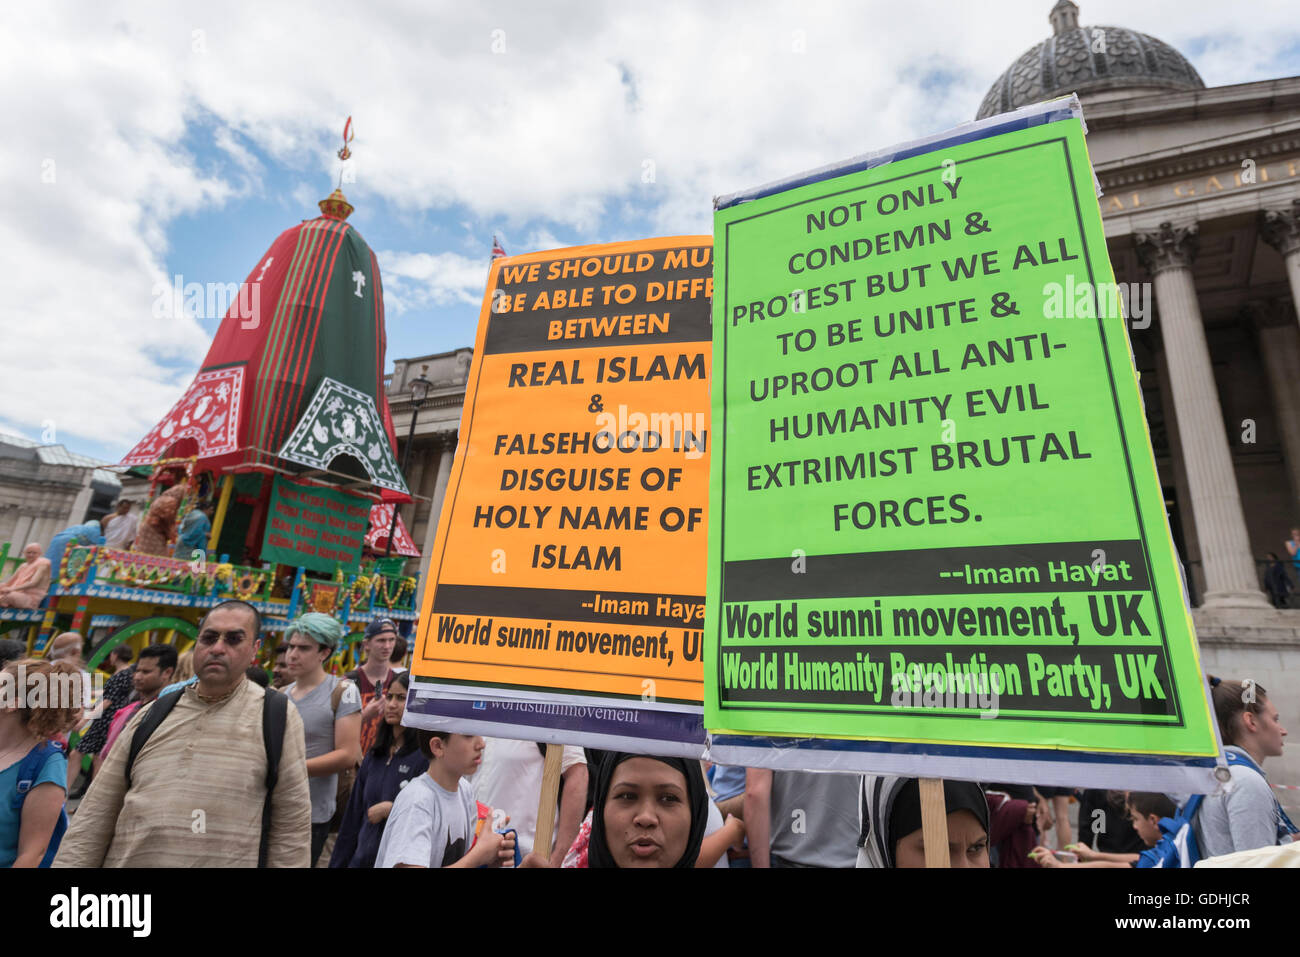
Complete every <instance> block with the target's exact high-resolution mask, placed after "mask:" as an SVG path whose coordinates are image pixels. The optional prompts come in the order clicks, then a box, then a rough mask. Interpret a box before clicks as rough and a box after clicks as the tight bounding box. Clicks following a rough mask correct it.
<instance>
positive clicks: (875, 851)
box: [858, 774, 989, 867]
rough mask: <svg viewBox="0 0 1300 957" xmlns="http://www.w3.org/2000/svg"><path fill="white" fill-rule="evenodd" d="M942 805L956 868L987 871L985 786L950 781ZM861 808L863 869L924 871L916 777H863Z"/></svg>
mask: <svg viewBox="0 0 1300 957" xmlns="http://www.w3.org/2000/svg"><path fill="white" fill-rule="evenodd" d="M943 803H944V809H945V810H946V811H947V814H948V855H949V861H950V862H951V866H952V867H988V866H989V806H988V801H987V799H986V798H985V797H984V790H983V788H981V787H980V786H979V785H978V784H975V783H973V782H970V781H947V780H945V781H944V782H943ZM858 807H859V814H860V817H861V821H862V831H861V836H860V837H859V838H858V841H859V847H860V848H861V850H859V851H858V867H925V840H924V835H923V833H922V830H921V790H920V781H919V780H918V779H917V778H900V777H892V776H878V775H871V774H868V775H864V776H863V778H862V786H861V789H860V791H859V794H858Z"/></svg>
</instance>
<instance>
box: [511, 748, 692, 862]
mask: <svg viewBox="0 0 1300 957" xmlns="http://www.w3.org/2000/svg"><path fill="white" fill-rule="evenodd" d="M708 805H709V795H708V790H707V789H706V787H705V784H704V774H703V773H702V772H701V771H700V766H699V762H698V761H688V760H686V759H684V758H666V757H660V756H657V755H654V756H652V755H641V754H629V753H627V752H615V753H611V754H609V755H608V756H606V758H605V759H604V760H603V761H601V762H600V766H599V767H598V768H597V769H596V793H595V803H594V805H593V807H592V811H591V815H592V816H591V840H590V843H589V844H588V848H587V866H588V867H593V868H594V867H619V868H624V867H626V868H632V867H646V868H693V867H694V866H695V862H696V860H697V859H698V858H699V855H700V848H701V846H702V844H703V843H704V832H705V829H706V826H707V825H708V820H709V807H708ZM520 866H521V867H551V866H552V865H551V864H550V862H549V861H547V860H546V859H545V858H544V857H542V855H540V854H538V853H536V852H534V853H532V854H529V855H528V856H527V857H526V858H524V860H523V862H522V864H521V865H520Z"/></svg>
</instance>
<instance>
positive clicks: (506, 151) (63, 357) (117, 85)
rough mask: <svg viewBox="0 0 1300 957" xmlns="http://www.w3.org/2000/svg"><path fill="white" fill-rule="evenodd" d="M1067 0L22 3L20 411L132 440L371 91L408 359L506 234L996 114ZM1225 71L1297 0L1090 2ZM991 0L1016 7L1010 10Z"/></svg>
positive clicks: (710, 188) (567, 230)
mask: <svg viewBox="0 0 1300 957" xmlns="http://www.w3.org/2000/svg"><path fill="white" fill-rule="evenodd" d="M1051 5H1052V4H1051V3H1050V2H1048V0H998V2H997V4H996V5H990V4H983V5H977V4H969V3H965V2H957V0H908V2H907V3H883V2H856V3H849V2H809V0H803V2H799V3H779V2H762V0H745V2H717V0H714V2H708V3H705V2H698V3H686V2H683V3H674V2H653V3H635V4H633V3H614V2H609V3H597V2H593V0H587V2H576V0H568V2H566V0H552V2H548V3H545V4H542V3H536V2H504V0H497V2H494V3H492V4H467V3H455V4H453V3H439V2H417V0H404V2H403V0H395V2H370V3H366V4H360V3H355V2H348V3H343V2H311V3H306V2H303V3H275V4H267V3H264V2H260V0H259V2H240V0H236V2H228V3H222V4H220V5H217V4H187V3H132V2H106V3H101V4H84V3H79V4H73V3H55V2H52V3H39V4H22V5H19V6H16V7H12V8H10V9H9V10H8V11H7V12H6V25H5V29H4V30H3V31H0V78H2V82H0V100H2V101H3V103H4V109H3V111H0V116H3V117H5V120H6V122H5V124H4V135H3V136H2V137H0V174H3V176H2V179H0V181H2V182H3V183H4V198H3V200H2V202H3V205H4V207H5V215H4V216H3V217H0V251H3V254H4V260H5V264H6V282H7V285H8V286H9V288H10V291H11V292H13V293H14V295H11V296H10V299H9V302H10V304H9V306H7V307H4V309H3V312H0V373H2V377H0V382H2V383H3V386H2V388H3V395H4V402H3V403H2V404H0V431H9V432H16V433H19V434H22V435H26V436H28V437H30V438H36V439H44V440H45V441H57V442H62V443H64V444H66V445H67V446H68V447H70V448H72V449H73V450H75V451H79V452H82V453H85V454H88V455H94V456H98V457H101V458H104V459H107V460H111V461H116V460H117V459H118V458H120V456H121V455H122V454H124V453H125V452H126V450H127V449H129V448H130V447H131V446H132V445H133V444H134V443H135V442H136V441H137V440H138V439H139V438H140V437H141V436H142V435H143V434H144V432H145V431H146V430H147V429H148V428H149V427H150V426H152V425H153V424H154V422H155V421H157V419H158V418H159V417H160V416H161V415H162V414H163V413H164V412H165V411H166V410H167V409H168V408H170V406H171V405H172V403H173V402H174V401H175V400H176V399H177V398H178V397H179V395H180V393H181V392H182V391H183V389H184V388H185V386H186V385H187V384H188V383H189V381H190V379H191V378H192V376H193V374H194V372H195V371H196V370H197V367H198V364H199V362H200V361H201V360H202V358H203V355H204V352H205V351H206V348H207V344H208V341H209V339H210V338H211V335H212V332H213V330H214V329H215V327H216V325H217V322H218V320H219V318H220V317H219V316H204V315H199V316H179V317H178V316H170V317H169V316H163V317H159V316H157V315H156V313H157V312H158V310H157V309H156V308H155V300H156V299H157V298H158V293H159V291H160V290H161V289H162V288H163V286H164V285H167V286H169V285H170V284H171V283H172V282H173V277H175V276H178V275H179V276H181V277H182V280H183V282H185V283H189V282H198V283H208V282H222V283H225V282H239V281H241V280H243V279H244V278H245V277H246V276H247V275H248V273H249V271H250V269H252V267H253V266H254V264H255V263H257V262H258V260H259V257H260V256H261V254H262V253H263V252H264V251H265V249H266V248H267V247H268V246H269V245H270V244H271V242H272V240H273V239H274V238H275V237H276V236H277V235H278V234H279V233H280V232H281V231H282V230H283V229H285V228H286V227H288V226H290V225H293V224H294V223H296V222H298V221H299V220H301V219H304V218H308V217H311V216H314V215H317V209H316V205H315V204H316V201H317V200H318V199H320V198H322V197H323V196H325V195H326V194H327V193H328V192H329V190H330V189H331V188H333V186H334V183H335V180H336V179H337V176H338V160H337V158H336V156H335V155H334V154H335V151H336V150H337V149H338V147H339V139H340V133H341V130H342V126H343V121H344V119H345V118H346V117H347V116H348V115H351V116H353V117H354V121H353V122H354V126H355V130H356V139H355V140H354V141H353V144H352V148H353V151H354V159H353V160H352V161H351V164H350V165H352V166H353V168H354V173H355V177H356V181H355V183H352V184H349V185H347V187H346V191H347V193H348V196H349V199H350V200H351V201H352V202H353V204H354V205H355V206H356V207H357V211H356V212H355V213H354V214H353V216H352V218H351V222H352V223H353V224H354V225H355V226H356V227H357V228H358V229H359V230H360V232H361V234H362V236H364V237H365V239H366V241H367V242H368V243H369V244H370V246H371V247H372V248H373V249H375V250H376V252H377V253H378V255H379V260H380V265H381V268H382V270H383V273H384V289H385V294H386V308H387V314H388V343H389V352H388V354H389V360H390V368H391V360H392V358H393V357H400V356H409V355H420V354H427V353H430V352H439V351H444V350H447V349H452V348H456V347H458V346H465V345H471V344H472V342H473V339H474V325H475V322H476V320H477V312H478V302H479V300H480V298H481V297H482V294H483V285H484V281H485V279H486V274H487V264H488V257H489V252H490V247H491V239H492V235H493V234H494V233H495V234H497V235H498V236H499V237H500V238H501V240H502V242H503V244H504V245H505V248H506V250H507V252H510V253H522V252H528V251H532V250H536V249H546V248H554V247H557V246H568V245H576V244H581V243H594V242H608V241H614V240H620V239H631V238H637V237H641V236H652V235H673V234H681V233H697V232H699V233H707V232H710V231H711V203H710V200H711V197H713V196H714V195H717V194H720V193H726V192H731V191H734V190H738V189H743V188H746V187H749V186H754V185H757V184H758V183H761V182H766V181H768V180H771V179H775V178H777V177H780V176H784V175H787V174H790V173H793V172H797V171H799V170H801V169H806V168H810V167H814V166H820V165H822V164H825V163H828V162H832V161H835V160H839V159H843V158H845V157H848V156H851V155H854V154H857V153H861V152H864V151H867V150H870V149H875V148H878V147H883V146H888V145H889V144H891V143H893V142H896V141H899V140H903V139H908V138H911V137H914V136H918V135H922V134H925V133H931V132H935V131H938V130H942V129H945V128H947V127H950V126H953V125H955V124H957V123H961V122H964V121H967V120H969V119H972V118H973V117H974V113H975V111H976V109H977V108H978V106H979V103H980V100H981V99H982V97H983V95H984V93H985V92H986V91H987V89H988V87H989V85H990V84H991V83H992V81H993V80H994V79H995V78H996V77H997V76H998V74H999V73H1001V72H1002V70H1004V69H1005V68H1006V67H1007V66H1008V65H1009V64H1010V63H1011V62H1012V60H1013V59H1014V58H1015V57H1016V56H1018V55H1019V54H1020V53H1021V52H1023V51H1024V50H1025V49H1027V48H1028V47H1030V46H1032V45H1033V44H1034V43H1036V42H1038V41H1039V40H1041V39H1043V38H1044V37H1045V36H1047V35H1048V33H1049V32H1050V27H1049V24H1048V22H1047V14H1048V11H1049V10H1050V8H1051ZM1080 7H1081V9H1080V21H1081V23H1083V24H1084V25H1094V24H1100V25H1118V26H1125V27H1130V28H1133V29H1136V30H1141V31H1143V32H1146V33H1150V34H1153V35H1155V36H1158V37H1160V38H1161V39H1162V40H1165V41H1166V42H1169V43H1171V44H1173V45H1174V46H1175V47H1177V48H1178V49H1180V50H1181V51H1182V52H1183V53H1184V54H1185V55H1186V56H1187V57H1188V58H1189V59H1190V60H1191V61H1192V64H1193V65H1194V66H1195V67H1196V68H1197V69H1198V70H1199V72H1200V74H1201V76H1202V77H1203V78H1204V79H1205V81H1206V83H1207V84H1208V85H1210V86H1218V85H1222V84H1229V83H1242V82H1247V81H1251V80H1259V79H1266V78H1271V77H1278V76H1290V75H1294V74H1296V73H1298V72H1300V22H1297V20H1296V17H1295V8H1294V3H1293V0H1252V2H1251V3H1249V4H1229V5H1225V4H1222V3H1209V2H1203V0H1153V2H1144V3H1142V4H1136V5H1135V4H1132V3H1130V2H1127V0H1083V2H1082V3H1081V4H1080ZM994 9H996V15H994V14H992V13H990V11H992V10H994Z"/></svg>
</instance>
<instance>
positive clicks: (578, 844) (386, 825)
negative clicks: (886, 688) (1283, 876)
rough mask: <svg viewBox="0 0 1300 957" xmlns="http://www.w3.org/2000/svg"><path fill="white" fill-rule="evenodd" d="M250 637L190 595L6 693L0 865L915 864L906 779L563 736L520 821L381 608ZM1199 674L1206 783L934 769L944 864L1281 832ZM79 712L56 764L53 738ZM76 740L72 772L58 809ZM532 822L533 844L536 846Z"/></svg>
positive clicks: (481, 746)
mask: <svg viewBox="0 0 1300 957" xmlns="http://www.w3.org/2000/svg"><path fill="white" fill-rule="evenodd" d="M261 634H262V623H261V619H260V616H259V614H258V612H257V610H256V609H255V608H254V607H253V606H252V605H250V604H247V603H245V602H242V601H235V600H232V601H226V602H222V603H221V604H219V605H217V606H215V607H214V608H213V609H212V610H211V611H210V612H208V614H207V616H206V617H205V618H204V619H203V621H202V623H201V625H200V629H199V634H198V639H197V641H196V643H195V645H194V647H193V649H192V650H191V651H190V652H187V653H186V655H182V656H178V655H177V653H176V650H175V648H173V647H172V646H170V645H165V644H155V645H150V646H148V647H146V648H144V649H143V650H142V651H140V653H139V654H138V655H133V654H132V653H131V652H130V651H129V650H127V649H126V648H124V647H119V649H117V650H115V652H114V654H113V655H111V656H110V659H109V660H110V662H111V668H112V671H113V673H112V675H111V676H110V677H109V678H108V680H107V682H106V683H105V685H104V690H103V703H104V707H103V711H102V713H101V714H100V715H99V716H98V717H97V718H96V719H95V720H94V721H93V722H90V723H89V724H88V725H85V723H84V722H83V721H82V711H81V709H80V708H79V707H74V706H73V705H74V704H76V702H72V703H69V702H67V701H34V700H21V699H20V700H17V701H9V702H6V704H5V707H3V708H0V865H3V866H6V867H10V866H13V867H30V866H41V865H42V864H47V865H48V864H51V863H52V866H54V867H104V866H108V867H113V866H209V867H218V866H254V865H260V866H267V867H309V866H317V867H327V866H328V867H337V868H368V867H484V866H521V867H527V868H546V867H738V866H739V867H746V866H748V867H821V868H838V867H854V866H857V867H871V868H894V867H919V866H924V863H925V859H926V853H925V850H926V849H925V831H924V828H923V827H922V823H921V822H922V816H921V804H922V802H921V786H920V782H919V781H918V779H916V778H907V777H895V776H876V775H866V776H863V775H853V774H837V773H811V772H794V771H771V770H764V769H757V768H749V769H744V768H734V767H720V766H716V765H714V766H708V767H706V766H705V765H704V764H702V763H701V762H699V761H693V760H684V759H682V758H675V757H662V756H654V755H644V754H632V753H616V752H607V751H594V750H591V749H583V748H577V747H565V748H564V749H563V756H562V760H561V774H560V779H559V782H558V784H557V785H556V790H555V795H554V797H555V812H554V817H553V819H552V820H551V821H549V822H540V821H539V820H538V809H539V805H540V803H541V801H540V799H541V797H542V788H543V782H544V773H543V772H544V768H545V764H546V757H545V755H546V748H545V746H544V745H539V744H536V743H534V742H529V741H513V740H506V739H496V738H487V739H485V738H483V737H481V736H477V735H468V734H459V733H455V732H454V731H428V730H423V729H415V728H411V727H407V726H406V725H405V724H404V723H403V717H404V713H405V707H406V698H407V691H408V690H409V676H408V673H407V672H406V671H405V670H404V669H403V668H402V667H401V664H400V662H401V660H402V657H403V656H404V654H405V648H404V647H400V648H399V642H401V643H402V645H403V646H404V641H403V639H401V637H400V635H399V634H398V629H397V626H396V624H395V623H394V622H392V621H390V620H387V619H380V620H376V621H374V622H372V623H371V624H370V626H369V627H368V628H367V631H366V633H365V637H364V640H363V642H362V648H363V653H364V655H365V658H364V661H363V663H362V665H361V666H360V667H359V668H357V669H355V670H353V671H350V672H347V673H346V674H343V675H336V674H331V673H330V672H329V670H328V669H327V665H328V663H329V662H330V660H331V659H332V658H333V657H334V654H335V652H336V651H337V650H339V648H340V647H341V642H342V640H343V637H344V631H343V628H342V626H341V625H340V623H339V622H338V620H337V619H335V618H333V617H331V616H328V615H324V614H318V613H308V614H305V615H302V616H301V617H299V618H298V619H296V620H295V621H293V622H292V623H291V624H290V625H289V627H288V629H287V630H286V632H285V638H284V642H283V644H281V645H279V646H278V647H277V648H276V649H275V651H274V654H273V657H272V662H273V663H272V666H271V672H272V673H271V676H270V677H269V679H268V675H267V673H266V670H264V669H263V668H262V667H261V666H259V665H257V664H256V663H255V660H256V658H257V652H258V649H259V642H260V636H261ZM82 646H83V639H82V637H81V636H80V635H79V634H77V633H75V632H69V633H65V634H63V635H60V636H58V637H57V638H56V639H55V640H54V641H53V642H52V643H51V648H50V652H49V654H48V655H47V657H45V658H41V659H27V658H24V657H23V656H24V655H25V653H26V648H25V646H24V645H23V644H21V643H18V642H12V641H10V642H0V660H3V659H13V660H8V662H7V663H5V664H4V668H5V671H6V672H8V673H9V678H10V680H16V679H17V676H18V674H19V669H23V673H25V674H26V675H28V676H30V675H34V674H37V675H43V676H46V677H47V678H48V677H49V676H53V675H57V674H67V675H81V674H82V668H83V665H82V661H81V654H82V651H83V647H82ZM399 652H400V654H399ZM187 657H188V658H189V660H188V661H186V660H184V659H186V658H187ZM28 680H29V681H30V680H31V679H30V677H29V678H28ZM1211 685H1212V699H1213V703H1214V708H1215V713H1216V715H1217V718H1218V721H1219V725H1220V732H1221V735H1222V738H1223V741H1224V742H1225V745H1226V751H1227V756H1228V760H1229V771H1230V775H1231V781H1230V784H1229V786H1228V787H1225V788H1221V789H1219V790H1218V791H1216V792H1215V793H1212V794H1208V795H1199V796H1189V795H1166V794H1156V793H1149V792H1136V791H1134V792H1116V791H1098V790H1081V791H1071V790H1069V789H1060V788H1055V789H1054V788H1033V787H1027V786H1021V785H1014V784H997V783H984V784H976V783H972V782H963V781H951V780H949V781H945V782H943V799H944V805H945V810H946V814H947V831H948V851H947V853H948V858H949V861H950V864H951V866H953V867H1002V868H1023V867H1045V868H1049V869H1055V868H1060V867H1154V866H1170V863H1169V862H1170V861H1171V856H1170V848H1171V847H1173V846H1174V845H1178V846H1179V847H1182V846H1183V845H1185V844H1187V843H1188V835H1187V834H1182V835H1180V828H1182V829H1184V830H1185V831H1187V832H1189V833H1190V842H1191V844H1192V846H1193V847H1194V848H1197V849H1198V854H1199V857H1202V858H1208V857H1218V856H1220V855H1225V854H1232V853H1235V852H1241V851H1245V850H1249V849H1253V848H1265V847H1277V846H1279V845H1283V844H1289V843H1290V842H1291V841H1292V838H1293V836H1294V835H1295V834H1296V832H1297V829H1296V828H1295V827H1294V825H1292V824H1291V821H1290V819H1289V818H1288V817H1287V815H1286V814H1285V812H1284V811H1283V810H1282V808H1281V806H1280V804H1279V803H1278V801H1277V800H1276V798H1275V797H1274V794H1273V791H1272V789H1271V787H1270V785H1269V783H1268V781H1267V779H1266V778H1265V776H1264V771H1263V765H1264V762H1265V761H1266V760H1267V759H1268V758H1271V757H1277V756H1279V755H1280V754H1281V753H1282V748H1283V740H1284V738H1285V735H1286V731H1285V729H1284V728H1283V727H1282V725H1281V722H1280V719H1279V716H1278V712H1277V708H1276V707H1275V706H1274V704H1273V703H1272V702H1271V701H1270V699H1269V697H1268V694H1267V692H1266V691H1265V689H1263V688H1261V687H1259V686H1257V685H1255V684H1253V683H1250V682H1235V681H1220V680H1219V679H1217V678H1212V679H1211ZM277 689H279V690H277ZM83 726H84V733H83V734H82V735H81V737H80V739H79V740H78V742H77V744H76V748H75V750H74V751H72V760H71V761H69V760H68V758H67V757H65V753H64V750H63V748H62V747H61V746H60V745H61V742H63V741H66V737H65V736H66V734H67V732H68V731H70V730H72V729H73V728H76V727H83ZM86 756H91V757H93V762H92V764H91V778H90V784H89V787H88V788H86V789H85V792H84V795H82V796H81V798H80V802H79V804H77V805H76V806H75V810H74V811H73V813H72V814H71V818H70V823H69V818H68V817H67V810H66V808H67V806H68V804H69V803H70V800H72V799H69V797H68V796H69V794H71V795H72V796H73V799H75V796H76V794H77V793H78V792H76V791H74V790H73V782H74V781H76V779H77V776H78V773H79V771H80V767H81V765H82V763H83V759H84V757H86ZM1072 802H1077V804H1078V815H1077V821H1078V823H1077V827H1076V825H1074V824H1073V823H1072V822H1071V820H1070V813H1069V811H1070V807H1071V803H1072ZM542 823H546V825H547V826H546V827H544V828H543V827H539V825H540V824H542ZM539 832H543V833H544V832H550V833H551V834H552V835H553V836H554V840H553V843H552V844H549V845H547V846H539V845H538V844H537V841H538V834H539ZM1049 845H1054V846H1050V847H1049ZM1184 861H1186V856H1185V855H1184Z"/></svg>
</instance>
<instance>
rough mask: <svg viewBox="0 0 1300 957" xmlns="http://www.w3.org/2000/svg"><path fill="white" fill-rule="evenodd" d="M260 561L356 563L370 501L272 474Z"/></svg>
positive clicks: (348, 567)
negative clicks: (273, 485)
mask: <svg viewBox="0 0 1300 957" xmlns="http://www.w3.org/2000/svg"><path fill="white" fill-rule="evenodd" d="M268 507H269V509H270V511H269V512H268V513H267V518H266V538H265V539H264V540H263V542H262V561H266V562H282V563H284V564H285V565H301V566H302V567H303V568H310V569H311V570H312V571H318V572H333V571H334V569H335V568H336V567H342V569H343V570H344V571H345V572H355V571H358V570H359V569H360V567H361V546H362V544H363V543H364V542H365V537H366V526H367V525H368V524H369V522H370V503H369V502H367V501H366V500H365V499H363V498H361V497H360V496H359V495H350V494H348V493H347V492H340V491H337V490H335V489H331V488H322V487H319V486H314V485H312V486H308V485H298V484H297V483H294V482H290V481H287V480H285V479H284V478H283V477H282V476H279V475H277V476H276V477H275V487H274V488H273V489H272V490H271V501H270V504H269V506H268Z"/></svg>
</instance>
